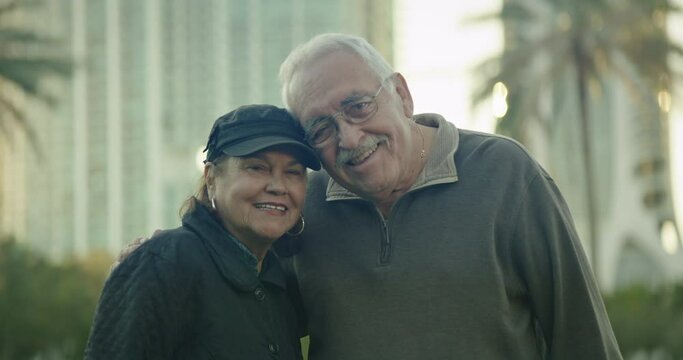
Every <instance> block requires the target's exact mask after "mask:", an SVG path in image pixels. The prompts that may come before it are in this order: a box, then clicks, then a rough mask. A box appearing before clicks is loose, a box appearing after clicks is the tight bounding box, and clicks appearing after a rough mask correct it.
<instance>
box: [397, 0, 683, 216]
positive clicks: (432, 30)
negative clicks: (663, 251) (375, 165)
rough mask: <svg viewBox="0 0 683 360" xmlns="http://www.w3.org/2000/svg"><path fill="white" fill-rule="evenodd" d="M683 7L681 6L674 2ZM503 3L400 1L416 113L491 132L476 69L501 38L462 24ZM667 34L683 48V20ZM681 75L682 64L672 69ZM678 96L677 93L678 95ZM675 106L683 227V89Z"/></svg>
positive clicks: (400, 52)
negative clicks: (475, 99)
mask: <svg viewBox="0 0 683 360" xmlns="http://www.w3.org/2000/svg"><path fill="white" fill-rule="evenodd" d="M674 3H676V4H678V5H679V6H682V7H683V0H674ZM501 5H502V0H479V1H443V0H396V2H395V14H394V32H395V39H396V40H395V67H396V69H398V71H400V72H401V73H403V74H404V76H405V77H406V79H407V81H408V85H409V86H410V89H411V93H412V95H413V100H414V101H415V112H416V113H420V112H436V113H440V114H442V115H444V116H445V117H446V118H447V119H448V120H450V121H452V122H453V123H455V124H456V125H458V126H460V127H464V128H468V129H474V130H480V131H486V132H493V130H494V126H495V117H494V116H493V111H492V107H491V104H490V103H483V104H482V105H480V106H479V107H478V108H477V109H476V110H473V109H471V107H470V94H471V91H472V86H473V84H474V82H473V80H474V74H473V72H472V68H473V66H474V65H476V64H478V63H479V62H481V61H482V60H484V59H486V58H488V57H491V56H492V55H495V54H497V53H500V52H501V51H502V48H503V32H502V27H501V26H500V23H499V22H495V21H491V22H489V23H482V24H472V23H468V24H466V23H464V21H465V20H466V19H468V18H471V17H472V16H474V15H479V14H482V13H489V12H495V11H496V10H497V9H500V7H501ZM668 28H669V34H670V35H671V36H672V38H673V39H674V40H675V41H677V42H678V43H679V44H683V31H681V29H683V15H681V14H678V15H677V16H675V17H670V18H669V22H668ZM671 65H672V66H674V68H677V69H678V70H679V73H683V61H678V63H676V64H671ZM676 90H677V91H676ZM674 91H675V92H674V94H673V96H672V101H671V113H670V115H671V116H670V122H671V145H672V149H671V159H672V172H671V173H672V182H673V185H674V201H675V206H676V212H677V222H678V223H679V224H683V142H681V141H680V140H679V139H683V84H681V81H679V82H678V87H677V88H676V89H674Z"/></svg>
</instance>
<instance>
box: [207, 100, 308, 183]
mask: <svg viewBox="0 0 683 360" xmlns="http://www.w3.org/2000/svg"><path fill="white" fill-rule="evenodd" d="M272 146H286V147H288V148H289V149H290V150H292V154H293V155H294V156H295V157H296V158H297V160H299V161H300V162H301V163H302V164H303V165H304V166H306V167H308V168H311V169H313V170H320V161H319V160H318V157H317V156H316V154H315V152H314V151H313V149H312V148H311V147H310V146H309V145H308V143H307V142H306V140H305V138H304V129H303V128H302V127H301V125H300V124H299V123H298V122H297V121H296V119H294V118H293V117H292V115H290V114H289V112H287V110H285V109H281V108H278V107H276V106H273V105H243V106H240V107H238V108H237V109H235V110H233V111H231V112H229V113H227V114H225V115H223V116H221V117H219V118H218V119H216V121H215V122H214V124H213V128H212V129H211V133H210V134H209V141H208V142H207V144H206V148H205V149H204V151H205V152H207V154H206V161H214V160H215V159H216V158H218V157H219V156H221V155H223V154H225V155H228V156H237V157H239V156H247V155H250V154H253V153H255V152H258V151H261V150H265V149H267V148H269V147H272Z"/></svg>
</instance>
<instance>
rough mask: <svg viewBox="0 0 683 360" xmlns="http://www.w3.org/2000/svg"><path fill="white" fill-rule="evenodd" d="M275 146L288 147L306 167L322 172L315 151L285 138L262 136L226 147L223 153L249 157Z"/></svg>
mask: <svg viewBox="0 0 683 360" xmlns="http://www.w3.org/2000/svg"><path fill="white" fill-rule="evenodd" d="M273 146H287V147H289V148H290V149H292V150H293V155H294V156H295V157H296V158H297V160H299V161H300V162H301V163H302V164H303V165H304V166H306V167H308V168H310V169H313V170H320V161H319V160H318V157H317V156H316V154H315V152H314V151H313V149H311V148H310V147H308V146H306V145H304V144H302V143H300V142H298V141H296V140H292V139H291V138H288V137H284V136H261V137H257V138H253V139H249V140H245V141H242V142H240V143H238V144H233V145H231V146H229V147H226V148H224V149H223V150H222V152H223V153H224V154H226V155H229V156H247V155H250V154H253V153H255V152H259V151H263V150H266V149H268V148H270V147H273Z"/></svg>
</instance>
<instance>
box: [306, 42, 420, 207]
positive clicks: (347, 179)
mask: <svg viewBox="0 0 683 360" xmlns="http://www.w3.org/2000/svg"><path fill="white" fill-rule="evenodd" d="M294 80H295V81H296V82H297V83H298V84H299V89H300V91H299V93H298V96H300V99H296V100H297V103H298V104H301V105H300V106H299V108H298V109H293V110H294V112H295V114H296V115H297V117H298V118H299V119H300V121H301V122H302V124H303V126H304V128H307V129H309V128H311V126H312V124H313V123H315V122H316V119H320V118H321V117H325V116H328V115H332V114H335V113H337V112H338V111H340V110H341V109H342V107H343V106H344V105H346V104H348V103H349V102H350V101H351V102H352V101H354V99H359V98H365V99H368V98H372V96H373V95H375V94H377V96H376V97H375V98H374V101H376V105H377V109H376V111H375V112H374V113H373V115H372V116H371V117H369V118H368V119H367V120H366V121H364V122H362V123H358V124H356V123H352V122H351V121H348V119H346V118H345V117H344V115H339V116H336V118H335V119H334V123H333V125H334V128H335V130H336V131H335V133H334V134H333V135H332V137H331V138H330V139H329V140H328V141H326V142H325V143H323V144H320V145H318V146H316V150H317V151H318V154H319V155H320V157H321V159H322V164H323V166H324V167H325V169H326V170H327V172H328V173H329V174H330V175H331V176H332V178H334V180H335V181H337V182H338V183H339V184H341V185H342V186H344V187H346V188H347V189H349V190H351V191H353V192H354V193H356V194H357V195H359V196H361V197H364V198H368V199H371V200H379V201H381V200H382V199H383V198H385V199H386V198H388V197H390V196H391V193H392V192H393V191H394V190H396V189H398V188H401V187H405V186H406V185H407V186H408V187H409V186H410V184H403V183H402V182H403V181H405V179H406V178H407V177H409V175H408V172H409V170H410V169H408V164H412V163H413V161H410V160H411V159H412V158H411V157H410V153H409V149H410V146H407V145H409V144H410V141H409V139H410V136H411V126H410V122H411V121H412V120H411V119H410V118H411V116H412V99H411V98H410V93H409V92H408V88H407V86H406V84H405V82H404V81H403V78H402V77H401V76H400V75H398V74H395V75H394V76H392V78H390V79H387V80H386V81H384V82H382V81H381V80H379V79H378V78H377V76H376V75H375V74H374V73H373V72H372V71H371V70H370V69H369V68H368V67H367V65H365V63H364V62H363V61H362V60H361V59H360V58H358V57H357V56H356V55H354V54H351V53H347V52H344V51H337V52H334V53H331V54H328V55H325V56H323V57H321V58H319V59H317V60H316V61H314V62H313V63H312V64H309V66H307V67H306V68H305V69H304V70H300V72H299V73H298V74H297V75H296V76H295V79H294ZM380 86H383V88H382V90H381V91H379V92H378V89H379V88H380ZM413 155H414V154H413Z"/></svg>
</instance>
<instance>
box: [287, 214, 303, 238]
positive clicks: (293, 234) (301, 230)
mask: <svg viewBox="0 0 683 360" xmlns="http://www.w3.org/2000/svg"><path fill="white" fill-rule="evenodd" d="M299 218H300V219H301V228H300V229H299V231H297V232H296V233H291V232H289V231H287V233H286V234H287V235H289V236H299V235H301V233H302V232H304V228H305V227H306V221H304V216H303V215H301V214H299ZM295 227H296V226H295ZM292 229H293V228H292ZM290 230H291V229H290Z"/></svg>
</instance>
